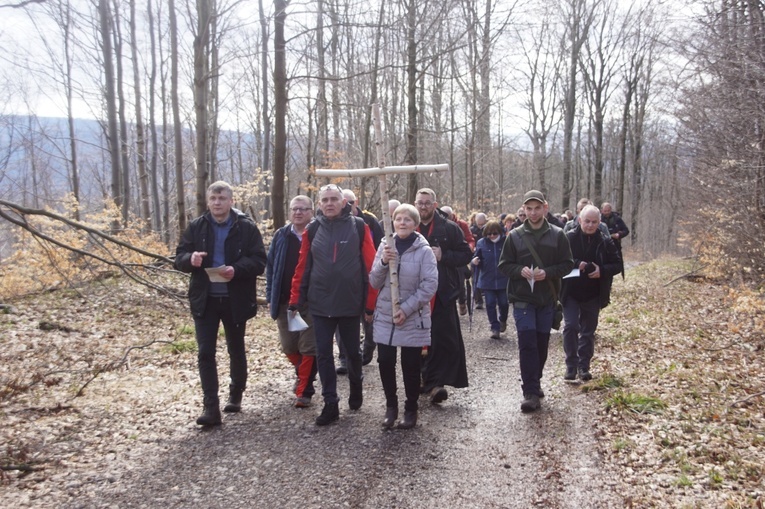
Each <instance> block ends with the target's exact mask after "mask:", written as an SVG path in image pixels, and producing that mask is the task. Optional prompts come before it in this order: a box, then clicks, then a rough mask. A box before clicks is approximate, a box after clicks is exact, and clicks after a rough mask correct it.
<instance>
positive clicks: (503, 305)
mask: <svg viewBox="0 0 765 509" xmlns="http://www.w3.org/2000/svg"><path fill="white" fill-rule="evenodd" d="M481 291H482V292H483V296H484V297H485V298H486V316H487V317H488V318H489V325H490V326H491V330H492V331H495V330H499V329H500V322H507V315H508V314H509V313H510V305H509V304H508V302H507V291H506V290H504V289H503V290H481ZM497 310H499V314H497Z"/></svg>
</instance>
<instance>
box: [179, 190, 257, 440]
mask: <svg viewBox="0 0 765 509" xmlns="http://www.w3.org/2000/svg"><path fill="white" fill-rule="evenodd" d="M232 204H233V191H232V189H231V186H230V185H228V184H227V183H226V182H223V181H219V182H215V183H213V184H211V185H210V187H209V188H208V189H207V207H208V211H207V212H206V213H204V214H203V215H202V216H200V217H198V218H196V219H195V220H194V221H192V222H191V223H190V224H189V226H188V228H186V231H185V232H184V233H183V238H181V242H180V243H179V244H178V248H177V249H176V251H175V268H176V269H177V270H180V271H183V272H190V273H191V281H190V283H189V301H190V303H191V313H192V315H193V316H194V329H195V331H196V339H197V346H198V350H199V352H198V363H199V377H200V379H201V382H202V393H203V394H204V413H203V414H202V415H201V416H200V417H199V418H198V419H197V424H199V425H202V426H205V425H206V426H215V425H218V424H220V423H221V413H220V402H219V399H218V368H217V364H216V361H215V349H216V342H217V339H218V326H219V324H220V322H223V330H224V331H225V334H226V345H227V347H228V354H229V361H230V372H231V384H230V385H229V398H228V403H227V404H226V406H225V408H224V409H223V411H224V412H238V411H240V410H241V404H242V393H243V392H244V389H245V388H246V386H247V357H246V354H245V349H244V332H245V325H246V322H247V320H249V319H250V318H252V317H254V316H255V313H256V311H257V309H258V303H257V298H256V291H255V282H256V277H257V276H259V275H260V274H263V270H264V269H265V267H266V250H265V247H264V246H263V237H262V236H261V234H260V230H258V227H257V226H256V225H255V223H254V222H253V221H252V220H251V219H250V218H248V217H247V216H246V215H244V214H243V213H241V212H239V211H237V210H236V209H232V208H231V206H232Z"/></svg>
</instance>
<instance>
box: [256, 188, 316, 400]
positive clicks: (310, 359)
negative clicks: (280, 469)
mask: <svg viewBox="0 0 765 509" xmlns="http://www.w3.org/2000/svg"><path fill="white" fill-rule="evenodd" d="M289 214H290V222H289V224H287V225H285V226H282V227H281V228H279V229H278V230H276V232H275V233H274V237H273V239H272V240H271V247H270V248H269V250H268V264H267V265H266V298H267V299H268V309H269V311H270V312H271V318H273V319H274V320H276V325H277V327H278V329H279V341H280V343H281V347H282V352H284V355H286V356H287V359H289V361H290V363H292V365H293V366H295V374H296V375H297V382H296V383H295V388H294V392H295V402H294V405H295V407H296V408H305V407H307V406H309V405H310V404H311V398H312V397H313V395H314V394H315V393H316V390H315V389H314V387H313V382H314V379H315V378H316V371H317V367H316V339H315V338H314V335H313V329H314V328H313V318H312V317H311V314H310V313H309V310H308V306H304V307H303V308H302V309H299V310H298V311H300V314H301V316H302V317H303V318H304V320H305V321H306V323H307V325H308V328H307V329H304V330H301V331H290V330H289V324H288V321H287V306H288V305H289V300H290V290H291V288H292V277H293V276H294V275H295V269H296V268H297V263H298V257H299V254H300V245H301V243H302V241H303V231H305V228H306V226H307V225H308V223H309V222H310V221H311V219H313V201H311V199H310V198H309V197H308V196H304V195H298V196H295V197H294V198H292V201H290V210H289Z"/></svg>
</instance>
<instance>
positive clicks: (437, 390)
mask: <svg viewBox="0 0 765 509" xmlns="http://www.w3.org/2000/svg"><path fill="white" fill-rule="evenodd" d="M448 398H449V393H448V392H446V389H444V388H443V387H433V388H432V389H431V390H430V402H431V403H441V402H442V401H446V400H447V399H448Z"/></svg>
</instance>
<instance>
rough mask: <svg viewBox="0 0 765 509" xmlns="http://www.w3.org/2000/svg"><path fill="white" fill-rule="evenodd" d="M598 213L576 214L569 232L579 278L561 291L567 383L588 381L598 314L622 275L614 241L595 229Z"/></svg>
mask: <svg viewBox="0 0 765 509" xmlns="http://www.w3.org/2000/svg"><path fill="white" fill-rule="evenodd" d="M599 224H600V211H599V210H598V208H597V207H595V206H593V205H587V206H585V207H584V208H583V209H582V211H581V212H580V213H579V225H578V226H577V227H576V228H574V229H573V230H571V231H569V232H568V233H567V234H566V236H567V237H568V242H569V245H570V246H571V254H572V255H573V257H574V267H575V268H578V269H579V276H578V277H570V278H565V279H564V280H563V288H562V290H561V302H562V303H563V317H564V319H565V321H566V325H565V326H564V327H563V350H564V351H565V352H566V375H565V376H564V379H565V380H566V381H569V382H571V381H573V380H575V379H576V377H577V374H578V375H579V378H580V379H581V380H583V381H587V380H591V379H592V375H591V374H590V361H591V360H592V355H593V353H594V351H595V329H596V328H597V326H598V315H599V314H600V310H601V309H603V308H604V307H606V306H607V305H608V303H609V300H610V296H611V282H612V281H613V278H614V275H616V274H619V273H620V272H621V271H622V267H623V265H622V259H621V255H620V254H619V251H618V250H617V249H616V246H615V245H614V243H613V241H612V240H611V239H610V238H609V237H606V236H605V235H603V234H602V233H601V232H600V230H599V229H598V225H599Z"/></svg>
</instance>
